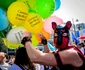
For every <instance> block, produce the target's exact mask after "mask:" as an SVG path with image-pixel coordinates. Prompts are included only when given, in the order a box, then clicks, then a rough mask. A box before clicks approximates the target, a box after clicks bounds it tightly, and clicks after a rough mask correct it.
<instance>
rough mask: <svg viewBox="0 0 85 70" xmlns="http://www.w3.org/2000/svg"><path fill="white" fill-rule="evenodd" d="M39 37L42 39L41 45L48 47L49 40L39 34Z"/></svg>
mask: <svg viewBox="0 0 85 70" xmlns="http://www.w3.org/2000/svg"><path fill="white" fill-rule="evenodd" d="M39 37H40V38H41V43H42V44H43V45H47V40H46V38H45V37H44V35H43V34H42V33H39Z"/></svg>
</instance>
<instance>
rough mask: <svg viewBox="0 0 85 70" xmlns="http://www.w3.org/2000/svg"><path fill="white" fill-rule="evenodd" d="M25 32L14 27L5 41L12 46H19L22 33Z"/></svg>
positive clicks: (21, 28) (20, 28)
mask: <svg viewBox="0 0 85 70" xmlns="http://www.w3.org/2000/svg"><path fill="white" fill-rule="evenodd" d="M24 31H26V30H25V29H24V28H23V27H16V28H13V29H11V30H10V31H9V32H8V34H7V37H6V38H7V41H9V42H11V43H13V44H20V43H21V40H22V35H23V32H24Z"/></svg>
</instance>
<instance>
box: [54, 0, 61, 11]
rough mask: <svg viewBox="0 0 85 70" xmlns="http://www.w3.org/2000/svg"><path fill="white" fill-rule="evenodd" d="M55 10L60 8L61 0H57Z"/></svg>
mask: <svg viewBox="0 0 85 70" xmlns="http://www.w3.org/2000/svg"><path fill="white" fill-rule="evenodd" d="M55 5H56V7H55V10H58V9H59V8H60V5H61V1H60V0H55Z"/></svg>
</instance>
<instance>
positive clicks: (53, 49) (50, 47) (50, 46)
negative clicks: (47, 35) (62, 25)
mask: <svg viewBox="0 0 85 70" xmlns="http://www.w3.org/2000/svg"><path fill="white" fill-rule="evenodd" d="M48 47H49V49H50V50H51V51H55V50H56V48H55V47H53V46H52V45H51V44H50V43H48Z"/></svg>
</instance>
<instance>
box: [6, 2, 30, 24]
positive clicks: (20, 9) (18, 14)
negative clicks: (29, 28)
mask: <svg viewBox="0 0 85 70" xmlns="http://www.w3.org/2000/svg"><path fill="white" fill-rule="evenodd" d="M27 15H28V7H27V5H26V4H25V3H23V2H20V1H16V2H13V3H12V4H11V5H10V6H9V7H8V10H7V16H8V19H9V21H10V22H11V24H13V25H18V24H23V23H24V22H25V20H26V18H27Z"/></svg>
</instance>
